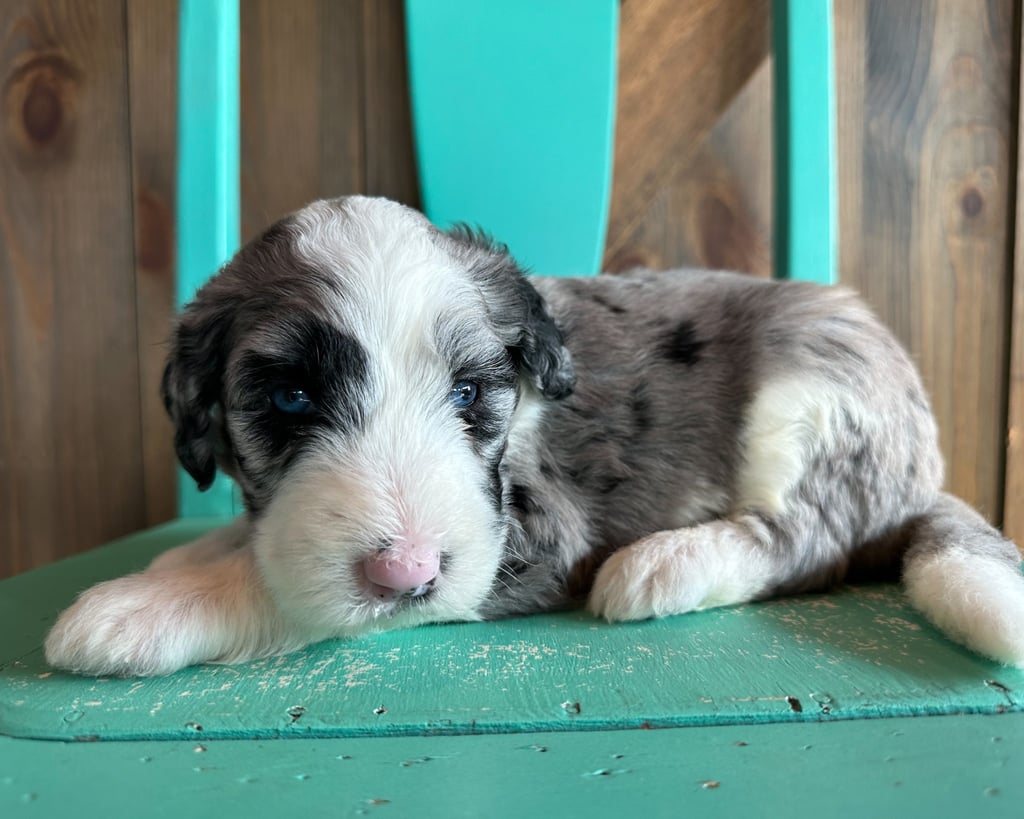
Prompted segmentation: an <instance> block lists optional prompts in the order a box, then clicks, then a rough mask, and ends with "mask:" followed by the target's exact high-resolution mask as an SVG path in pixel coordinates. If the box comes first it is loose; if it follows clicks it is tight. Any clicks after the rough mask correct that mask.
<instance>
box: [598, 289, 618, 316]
mask: <svg viewBox="0 0 1024 819" xmlns="http://www.w3.org/2000/svg"><path fill="white" fill-rule="evenodd" d="M590 298H591V300H593V302H594V304H596V305H598V306H600V307H603V308H604V309H605V310H608V311H610V312H612V313H614V314H615V315H617V316H621V315H622V314H623V313H625V312H626V308H625V307H623V306H622V305H619V304H612V303H611V302H610V301H608V299H606V298H605V297H604V296H602V295H601V294H600V293H592V294H591V295H590Z"/></svg>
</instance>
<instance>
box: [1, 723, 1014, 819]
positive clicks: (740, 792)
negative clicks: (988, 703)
mask: <svg viewBox="0 0 1024 819" xmlns="http://www.w3.org/2000/svg"><path fill="white" fill-rule="evenodd" d="M1022 770H1024V714H1004V715H1002V716H1000V717H964V716H949V717H935V718H931V719H919V718H904V719H891V720H862V721H857V722H838V723H833V724H828V725H824V724H819V723H804V724H799V725H746V726H730V727H714V728H682V729H670V730H664V731H601V732H594V733H588V734H579V733H576V734H573V733H565V734H539V733H532V734H514V735H491V736H477V737H448V736H433V737H394V738H386V737H377V738H374V739H322V740H303V739H298V740H291V741H288V742H232V741H216V740H214V741H208V740H206V739H205V738H202V737H194V738H193V739H191V740H189V741H184V740H182V741H176V742H102V743H81V742H79V743H67V744H65V743H53V742H31V741H28V740H14V739H4V738H2V737H0V815H3V816H5V817H8V819H14V817H21V816H26V817H27V816H33V817H38V816H46V817H51V818H52V817H65V816H66V817H69V818H70V817H74V819H93V817H96V819H100V817H102V819H110V817H121V816H145V817H147V819H165V818H166V819H179V817H181V816H188V817H192V819H207V818H209V819H222V818H223V817H225V816H255V817H264V816H279V817H288V816H331V817H336V816H337V817H350V816H351V817H355V816H381V817H416V819H453V817H473V819H478V817H495V819H503V818H504V817H525V816H531V817H532V816H535V817H549V816H552V817H555V816H557V817H563V816H564V817H580V816H586V817H606V816H607V817H623V816H637V817H716V819H721V817H744V819H751V817H794V819H802V818H803V817H808V818H810V817H814V818H815V819H816V818H817V817H823V816H827V817H830V818H831V817H836V818H837V819H845V818H846V817H850V818H851V819H863V817H901V818H902V819H913V817H929V818H931V817H964V816H979V817H980V816H984V817H987V819H1002V818H1003V817H1006V819H1010V817H1013V819H1016V818H1017V817H1019V816H1020V807H1021V805H1022V804H1024V777H1022V776H1021V775H1020V773H1021V771H1022Z"/></svg>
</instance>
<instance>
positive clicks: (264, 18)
mask: <svg viewBox="0 0 1024 819" xmlns="http://www.w3.org/2000/svg"><path fill="white" fill-rule="evenodd" d="M362 15H363V3H362V0H337V1H335V0H298V2H290V3H280V2H275V0H243V2H242V5H241V31H242V35H241V36H242V41H241V61H242V63H241V64H242V75H241V95H242V111H241V116H242V131H241V133H242V144H241V152H242V158H241V175H242V239H243V241H246V240H248V239H250V238H252V237H253V236H255V235H257V234H259V233H260V232H261V231H262V230H263V229H264V228H266V227H267V225H269V224H270V223H271V222H273V221H274V220H276V219H278V218H280V217H281V216H283V215H284V214H286V213H289V212H291V211H293V210H296V209H297V208H300V207H302V206H303V205H305V204H307V203H308V202H310V201H311V200H313V199H318V198H322V197H330V196H340V195H342V194H348V193H354V192H359V191H362V190H364V188H365V181H364V168H363V164H364V158H363V155H364V147H363V110H362V106H363V88H362V76H363V68H362V61H363V59H364V54H363V44H362V39H361V33H362Z"/></svg>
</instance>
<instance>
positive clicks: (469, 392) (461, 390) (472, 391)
mask: <svg viewBox="0 0 1024 819" xmlns="http://www.w3.org/2000/svg"><path fill="white" fill-rule="evenodd" d="M476 394H477V386H476V384H474V383H473V382H472V381H456V382H455V383H454V384H452V391H451V392H450V393H448V400H449V401H451V402H452V403H453V404H454V405H455V406H456V407H458V408H459V409H463V408H465V407H468V406H470V405H471V404H473V403H474V402H475V401H476Z"/></svg>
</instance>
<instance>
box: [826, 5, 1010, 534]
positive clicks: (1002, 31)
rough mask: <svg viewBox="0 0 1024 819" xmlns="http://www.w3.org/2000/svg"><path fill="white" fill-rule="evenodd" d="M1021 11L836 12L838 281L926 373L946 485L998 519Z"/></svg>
mask: <svg viewBox="0 0 1024 819" xmlns="http://www.w3.org/2000/svg"><path fill="white" fill-rule="evenodd" d="M1013 15H1014V9H1013V3H1012V2H1011V0H990V1H989V2H984V1H983V0H969V2H968V1H967V0H936V2H930V3H890V2H886V1H885V0H848V1H847V2H843V3H839V4H837V5H836V18H837V33H838V40H837V67H838V70H837V77H838V78H839V80H838V83H839V85H838V95H839V110H840V113H841V114H842V115H844V116H846V117H848V118H849V119H848V121H847V120H844V121H843V122H841V124H840V128H839V135H840V137H839V158H840V165H839V171H840V183H839V187H840V191H842V194H841V196H842V198H841V230H840V271H841V274H840V275H841V280H842V281H843V282H845V283H847V284H851V285H853V286H855V287H856V288H858V289H859V290H860V291H861V292H862V293H864V294H865V296H866V297H867V298H868V300H869V301H870V302H871V303H872V304H873V305H874V306H875V308H876V309H877V310H878V312H879V313H880V314H881V315H882V317H883V319H884V320H885V321H886V323H887V324H889V325H890V326H891V327H893V328H894V329H895V330H896V332H897V334H898V335H899V337H900V338H901V339H902V340H903V341H904V343H906V344H907V345H908V346H909V347H910V349H911V351H912V353H913V354H914V356H915V357H916V358H917V360H918V362H919V363H920V366H921V369H922V371H923V374H924V378H925V382H926V384H927V386H928V388H929V390H930V392H931V395H932V400H933V403H934V407H935V411H936V415H937V417H938V421H939V426H940V432H941V440H942V448H943V452H944V455H945V457H946V461H947V465H948V475H947V484H948V486H949V487H950V488H951V489H952V491H954V492H955V493H957V494H958V495H960V496H962V497H964V498H965V499H967V500H969V501H971V502H972V503H974V504H975V505H976V506H977V507H978V508H979V509H980V510H981V511H982V512H983V513H984V514H985V515H986V516H987V517H988V518H989V519H990V520H992V521H996V522H998V520H999V518H1000V517H1001V512H1002V494H1003V493H1002V473H1003V456H1004V442H1003V432H1002V430H1003V413H1004V408H1005V399H1006V391H1005V383H1004V382H1005V367H1006V344H1005V342H1006V338H1007V333H1008V324H1007V311H1008V302H1007V297H1008V296H1007V294H1008V287H1009V282H1010V267H1009V258H1008V247H1009V244H1008V236H1009V233H1008V231H1009V217H1010V214H1011V212H1012V200H1011V189H1010V185H1009V180H1010V178H1011V167H1012V166H1011V163H1012V162H1013V161H1014V159H1013V158H1012V157H1011V155H1010V146H1011V144H1012V142H1013V134H1014V130H1015V128H1016V123H1015V121H1013V118H1012V117H1011V111H1012V110H1013V94H1014V92H1015V88H1016V79H1015V77H1014V71H1015V69H1014V68H1013V66H1015V62H1014V53H1015V43H1014V39H1013V31H1014V26H1013V19H1014V17H1013Z"/></svg>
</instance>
